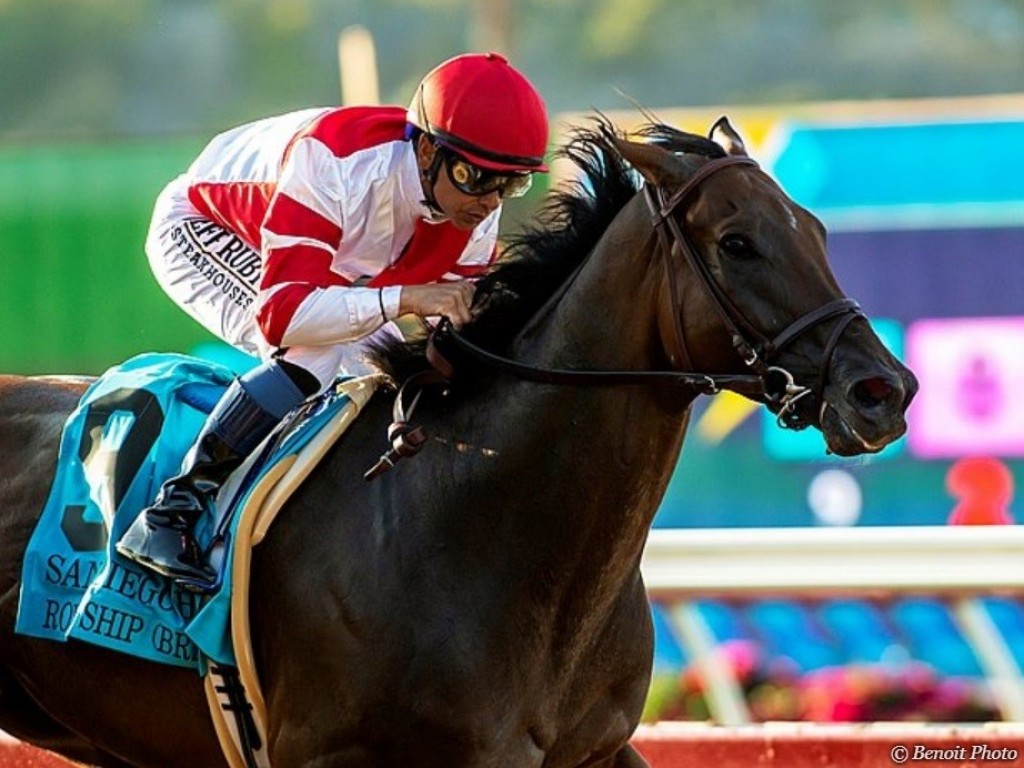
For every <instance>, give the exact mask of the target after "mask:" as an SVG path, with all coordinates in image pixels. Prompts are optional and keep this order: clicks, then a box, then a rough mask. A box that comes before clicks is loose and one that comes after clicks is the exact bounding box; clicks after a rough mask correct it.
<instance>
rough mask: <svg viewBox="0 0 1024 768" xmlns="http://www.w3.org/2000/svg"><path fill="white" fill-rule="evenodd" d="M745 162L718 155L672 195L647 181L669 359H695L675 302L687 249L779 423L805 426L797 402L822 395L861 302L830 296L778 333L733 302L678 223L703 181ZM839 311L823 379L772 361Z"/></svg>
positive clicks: (686, 363) (685, 363)
mask: <svg viewBox="0 0 1024 768" xmlns="http://www.w3.org/2000/svg"><path fill="white" fill-rule="evenodd" d="M738 165H746V166H752V167H754V168H757V167H758V164H757V162H756V161H754V160H752V159H751V158H749V157H746V156H733V155H730V156H727V157H720V158H714V159H712V160H709V161H708V162H707V163H705V164H704V165H702V166H701V167H700V168H698V169H697V170H696V171H695V172H694V173H693V174H692V175H691V176H690V178H688V179H687V180H686V183H685V184H683V185H682V186H681V187H679V189H677V190H676V191H675V192H673V193H672V196H671V197H668V198H666V197H665V191H664V190H663V189H662V188H661V187H655V186H652V185H650V184H645V185H644V199H645V200H646V201H647V205H648V207H649V208H650V210H651V215H652V219H653V224H654V230H655V232H657V233H658V239H659V241H660V242H661V251H662V254H663V255H664V257H665V271H666V273H667V278H668V286H669V300H670V302H671V303H670V307H672V308H673V310H672V312H671V314H672V317H673V318H674V322H673V323H672V326H671V334H669V338H664V337H663V343H664V344H665V348H666V351H667V352H668V355H669V359H670V360H672V361H674V362H675V363H676V364H677V365H680V366H681V367H683V368H685V369H692V368H693V367H694V366H693V362H692V359H691V357H690V353H689V351H688V349H687V347H686V335H685V333H684V332H683V320H682V315H681V314H680V313H679V312H678V311H677V310H676V309H674V308H676V307H679V306H680V301H679V285H678V280H679V278H678V270H676V269H675V265H674V264H673V256H674V254H675V253H676V252H677V251H678V252H680V253H681V254H682V256H683V258H684V259H685V261H686V264H687V265H689V267H690V269H691V270H692V271H693V273H694V274H695V275H696V276H697V279H698V280H700V284H701V287H702V288H703V289H704V293H705V294H706V295H707V297H708V299H709V300H710V301H711V305H712V306H713V307H714V308H715V311H716V312H717V313H718V316H719V318H720V319H721V320H722V323H723V324H724V325H725V327H726V330H728V332H729V336H730V338H731V339H732V344H733V346H734V347H735V348H736V351H737V352H738V353H739V355H740V358H741V359H742V360H743V362H744V364H745V365H746V366H747V367H748V368H750V369H751V370H752V371H753V372H754V374H755V375H756V376H757V378H758V379H759V380H760V381H761V384H762V386H763V390H764V391H763V396H764V399H765V400H766V401H767V403H768V404H769V405H770V406H772V407H773V408H775V409H776V416H777V417H778V421H779V424H780V426H785V427H789V428H791V429H803V428H804V427H806V426H808V423H807V422H806V421H803V420H801V419H800V418H799V416H798V415H797V413H796V404H797V402H798V401H799V400H801V399H802V398H804V397H806V396H807V395H810V394H813V393H814V392H815V391H817V393H818V396H819V399H821V392H822V391H823V390H824V388H825V383H826V381H827V380H828V367H829V363H830V362H831V360H832V353H833V352H834V351H835V348H836V345H837V344H838V343H839V339H840V337H841V336H842V335H843V332H844V331H845V330H846V328H847V326H849V324H850V323H852V322H853V321H854V320H856V319H857V318H858V317H864V313H863V312H862V311H861V308H860V305H859V304H858V303H857V302H856V301H854V300H853V299H848V298H843V299H835V300H834V301H830V302H828V303H826V304H824V305H822V306H820V307H818V308H817V309H813V310H811V311H810V312H808V313H807V314H805V315H803V316H802V317H800V318H798V319H797V320H795V321H794V322H793V323H791V324H790V325H789V326H787V327H786V328H785V329H784V330H783V331H782V332H781V333H779V334H778V335H776V336H775V337H774V338H770V337H768V336H766V335H765V334H764V333H762V332H761V331H760V330H758V329H757V328H756V327H755V326H754V325H753V324H752V323H751V322H750V321H749V320H747V318H746V316H744V314H743V313H742V312H741V311H740V310H739V308H738V307H737V306H736V305H735V304H734V303H733V302H732V300H731V299H730V298H729V296H728V295H727V294H726V292H725V291H724V290H723V289H722V286H721V285H719V283H718V281H717V280H715V276H714V274H712V272H711V267H710V266H709V265H708V263H707V261H706V260H705V259H704V258H703V256H701V253H700V251H698V250H697V249H696V248H694V247H693V243H692V242H691V241H690V238H689V237H687V235H686V233H685V232H684V231H683V229H682V227H680V225H679V218H680V217H678V216H677V215H676V213H677V211H678V209H679V208H681V207H682V206H683V203H685V202H686V201H687V200H688V199H689V198H690V197H691V196H692V195H693V193H694V192H696V190H697V189H698V188H699V187H700V185H701V184H702V183H703V182H704V181H705V180H706V179H708V178H709V177H710V176H713V175H714V174H716V173H718V172H719V171H721V170H722V169H724V168H729V167H732V166H738ZM834 317H840V318H841V319H840V320H839V322H838V323H837V324H836V327H835V328H834V329H833V330H832V335H831V336H830V337H829V340H828V343H827V344H826V345H825V353H824V355H823V357H822V360H821V369H820V371H819V374H818V381H817V382H815V385H814V386H813V387H808V386H804V385H801V384H797V383H796V381H795V379H794V377H793V375H792V374H791V373H790V372H789V371H787V370H786V369H785V368H782V367H781V366H778V365H771V361H772V360H773V359H774V358H775V357H776V356H777V355H778V354H779V353H780V352H781V351H782V350H783V349H785V348H786V347H787V346H788V345H789V344H791V343H792V342H793V341H795V340H796V339H797V338H798V337H800V336H802V335H803V334H804V333H806V332H807V331H809V330H811V329H812V328H814V327H815V326H816V325H819V324H821V323H823V322H825V321H827V320H831V319H832V318H834Z"/></svg>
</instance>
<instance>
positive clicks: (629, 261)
mask: <svg viewBox="0 0 1024 768" xmlns="http://www.w3.org/2000/svg"><path fill="white" fill-rule="evenodd" d="M651 258H654V255H653V253H652V252H651V249H650V241H649V240H647V241H644V240H643V239H640V240H636V239H635V238H634V237H632V236H631V233H630V232H629V231H628V228H626V227H623V226H616V225H614V224H613V227H612V228H611V229H610V230H609V232H608V233H607V234H606V236H605V238H603V240H602V242H601V244H599V245H598V247H597V249H596V250H595V252H594V254H593V255H592V256H591V257H590V259H589V261H588V262H587V264H586V265H585V266H584V267H583V269H582V270H581V271H580V272H579V273H578V275H577V276H576V278H575V280H574V281H573V284H572V285H571V286H570V288H569V289H568V290H567V291H566V293H565V295H564V296H563V297H562V298H561V299H560V300H559V302H558V303H557V305H555V306H554V307H552V308H551V310H550V314H549V316H548V317H547V318H543V319H541V320H540V321H539V322H538V323H537V324H536V325H535V326H534V327H533V328H532V329H531V330H530V331H529V333H528V334H527V335H525V336H524V337H523V338H522V339H520V341H519V342H518V345H517V349H516V350H515V355H516V356H517V357H519V358H520V359H523V360H526V361H528V362H530V363H532V364H535V365H542V366H549V367H552V368H575V369H591V370H594V369H603V370H623V371H629V370H636V371H641V370H650V369H652V368H656V367H661V366H663V365H664V363H662V362H661V355H662V351H661V342H660V339H659V337H658V332H657V323H656V321H655V313H654V308H653V302H654V300H655V297H656V296H657V295H658V291H659V288H660V285H659V284H658V282H657V281H658V278H659V277H660V272H659V270H657V269H651V268H649V260H650V259H651ZM501 387H502V389H503V391H502V392H501V393H498V394H494V395H493V396H492V397H489V401H490V402H491V403H492V404H493V407H494V408H496V409H497V411H498V412H499V413H501V414H502V415H501V417H500V418H501V419H502V420H505V421H504V423H505V424H506V427H505V429H506V430H509V431H516V430H518V432H519V435H525V434H529V435H530V436H531V437H530V438H529V439H528V440H527V444H528V445H527V451H526V452H525V453H523V454H522V455H523V461H522V462H521V464H520V465H519V466H518V467H517V468H516V470H515V471H516V472H517V473H519V475H518V477H517V481H518V482H519V483H520V487H521V488H522V489H523V499H522V509H521V510H519V516H520V517H519V524H521V525H522V526H523V529H524V531H525V530H530V532H531V533H532V534H534V535H535V540H538V541H544V542H545V544H544V546H545V548H546V549H549V550H550V551H551V552H553V553H557V557H558V559H559V565H558V567H559V568H567V567H568V568H572V567H574V566H575V567H576V568H577V569H578V570H577V572H576V573H575V574H574V577H575V578H576V579H577V580H579V579H585V578H587V577H588V576H592V577H595V578H599V579H600V580H601V581H604V580H606V579H622V578H624V577H625V576H626V575H627V574H628V572H629V571H630V570H631V569H634V568H635V566H636V562H637V560H638V558H639V555H640V552H641V550H642V547H643V542H644V540H645V539H646V535H647V531H648V529H649V527H650V524H651V521H652V519H653V517H654V514H655V512H656V511H657V507H658V504H659V503H660V500H661V498H662V496H663V494H664V491H665V487H666V485H667V483H668V480H669V478H670V476H671V474H672V471H673V469H674V467H675V464H676V461H677V459H678V456H679V451H680V448H681V446H682V441H683V436H684V432H685V426H686V418H687V413H688V407H689V405H690V403H691V402H692V399H693V398H692V396H688V395H683V394H681V393H678V392H672V393H667V392H665V391H664V390H655V389H653V388H650V387H647V386H615V387H611V386H598V387H572V386H565V387H550V386H540V385H536V384H524V383H521V382H507V381H506V382H505V383H503V384H502V385H501ZM512 424H514V426H511V425H512Z"/></svg>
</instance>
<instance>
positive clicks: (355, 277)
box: [117, 53, 548, 588]
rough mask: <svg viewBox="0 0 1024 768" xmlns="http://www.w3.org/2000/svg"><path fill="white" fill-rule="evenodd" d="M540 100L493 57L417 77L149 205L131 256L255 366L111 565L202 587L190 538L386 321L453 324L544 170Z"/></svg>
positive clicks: (201, 164) (214, 154) (207, 570)
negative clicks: (227, 484) (393, 102)
mask: <svg viewBox="0 0 1024 768" xmlns="http://www.w3.org/2000/svg"><path fill="white" fill-rule="evenodd" d="M547 140H548V121H547V115H546V111H545V107H544V102H543V101H542V99H541V97H540V95H539V94H538V93H537V91H536V89H535V88H534V86H533V85H531V84H530V82H529V81H528V80H527V79H526V78H525V77H524V76H523V75H522V74H521V73H520V72H519V71H517V70H516V69H514V68H513V67H512V66H511V65H510V64H509V63H508V62H507V61H506V60H505V59H504V58H502V57H501V56H499V55H497V54H494V53H488V54H466V55H462V56H456V57H455V58H452V59H449V60H448V61H445V62H443V63H442V64H440V65H438V66H437V67H436V68H434V69H433V70H432V71H431V72H430V73H429V74H427V76H426V77H425V78H424V79H423V81H422V82H421V83H420V84H419V86H418V87H417V89H416V93H415V95H414V97H413V99H412V103H411V105H410V106H409V108H408V109H407V110H406V109H403V108H401V107H392V106H380V107H369V106H367V107H342V108H331V109H313V110H304V111H300V112H294V113H291V114H286V115H282V116H279V117H272V118H269V119H265V120H260V121H257V122H254V123H250V124H247V125H243V126H241V127H238V128H235V129H233V130H229V131H227V132H226V133H223V134H221V135H219V136H217V137H216V138H214V139H213V140H212V141H211V142H210V144H209V145H207V147H206V148H205V149H204V150H203V151H202V152H201V153H200V155H199V157H198V158H197V159H196V160H195V162H193V163H192V165H191V167H190V168H189V169H188V171H187V172H186V173H185V174H184V175H182V176H180V177H179V178H178V179H176V180H175V181H173V182H171V183H170V185H168V186H167V187H166V189H164V191H163V192H162V193H161V194H160V196H159V197H158V199H157V202H156V207H155V211H154V215H153V220H152V224H151V227H150V231H149V235H148V237H147V240H146V253H147V256H148V258H149V262H150V265H151V267H152V269H153V272H154V274H155V275H156V278H157V280H158V281H159V283H160V285H161V286H162V287H163V289H164V290H165V291H166V292H167V294H168V295H169V296H170V297H171V298H172V299H173V300H174V301H175V303H177V304H178V305H179V306H180V307H181V308H182V309H184V310H185V311H186V312H187V313H189V314H190V315H191V316H192V317H193V318H195V319H196V320H197V321H199V323H201V324H202V325H203V326H204V327H205V328H207V329H208V330H209V331H211V332H212V333H214V334H215V335H217V336H219V337H220V338H221V339H224V340H225V341H227V342H228V343H229V344H232V345H234V346H235V347H237V348H239V349H241V350H243V351H246V352H249V353H251V354H254V355H257V356H258V357H259V358H260V359H261V361H262V363H261V364H260V365H259V366H258V367H256V368H255V369H253V370H252V371H250V372H249V373H246V374H245V375H243V376H241V377H240V378H238V379H236V380H235V381H234V382H233V383H232V384H231V386H230V387H229V388H228V390H227V391H226V392H225V394H224V396H223V397H222V399H221V400H220V402H219V403H218V404H217V405H216V406H215V407H214V409H213V411H212V412H211V413H210V415H209V417H208V419H207V421H206V423H205V424H204V425H203V428H202V429H201V430H200V432H199V436H198V438H197V439H196V443H195V445H193V447H192V448H191V450H190V451H189V452H188V454H187V455H186V457H185V460H184V462H183V465H182V468H181V473H180V474H179V475H177V476H176V477H173V478H171V479H169V480H168V481H167V482H165V483H164V484H163V487H162V488H161V489H160V493H159V495H158V496H157V498H156V500H155V502H154V503H153V505H152V506H150V507H148V508H146V509H144V510H143V511H142V512H141V513H140V514H139V516H138V517H137V518H136V520H135V521H134V523H132V525H131V526H130V527H129V529H128V530H127V531H126V532H125V534H124V536H122V537H121V539H120V541H118V542H117V550H118V552H120V553H121V554H122V555H123V556H125V557H127V558H129V559H130V560H133V561H135V562H137V563H139V564H141V565H144V566H146V567H148V568H150V569H152V570H154V571H156V572H158V573H161V574H163V575H165V576H169V577H171V578H176V579H184V580H186V581H187V582H188V583H190V584H192V585H193V586H198V587H200V588H201V587H203V586H212V585H213V584H214V583H215V582H216V579H217V574H216V573H214V572H213V569H212V568H211V567H210V566H209V565H208V564H207V563H206V562H205V558H204V556H203V553H202V551H201V549H200V547H199V545H198V544H197V542H196V540H195V537H194V535H193V532H192V531H193V527H194V525H195V523H196V521H197V520H198V519H199V517H200V516H201V515H202V514H203V512H204V511H205V510H206V509H207V507H208V506H209V505H210V503H211V501H212V499H213V498H214V496H215V495H216V492H217V490H218V488H219V487H220V485H221V484H222V483H223V482H224V481H225V480H226V479H227V477H228V475H229V474H230V473H231V472H232V471H233V470H235V469H236V468H237V467H239V466H240V465H241V464H242V462H243V461H244V460H245V459H246V457H247V456H248V455H249V454H250V453H251V452H252V451H253V450H254V449H255V448H256V446H258V445H259V444H260V443H261V442H262V441H263V439H264V438H265V437H266V436H267V435H268V434H269V433H270V432H271V431H272V430H273V429H274V427H276V426H277V425H278V424H279V423H280V422H281V420H282V419H283V418H284V417H285V415H287V414H288V413H289V412H290V411H291V410H293V409H294V408H295V407H296V406H298V405H300V404H301V403H302V402H303V401H305V400H306V399H307V398H309V397H311V396H312V395H315V394H317V393H318V392H321V391H323V390H324V389H326V388H327V387H328V386H329V385H330V384H331V383H332V382H333V381H334V379H335V377H336V376H337V375H338V374H339V373H365V372H367V371H368V367H367V364H366V362H365V361H364V359H363V356H362V353H363V352H364V350H365V346H366V342H367V341H368V340H373V339H379V338H381V337H382V336H383V335H386V334H394V333H397V328H396V327H395V326H394V324H393V323H392V322H391V321H393V320H394V319H395V318H397V317H399V316H401V315H406V314H410V315H417V316H419V317H424V318H425V317H431V316H439V315H446V316H448V317H449V318H450V319H451V320H452V322H453V323H455V324H456V325H459V324H462V323H465V322H466V321H467V320H469V318H470V305H471V303H472V299H473V283H472V282H471V280H472V278H474V277H476V276H479V275H480V274H481V273H482V272H483V271H484V270H486V269H487V267H488V266H489V265H490V263H491V262H492V261H493V260H494V258H495V255H496V242H497V234H498V220H499V216H500V215H501V201H502V199H503V198H505V197H517V196H520V195H522V194H524V193H525V192H526V191H527V189H528V188H529V186H530V181H531V178H532V174H533V173H535V172H537V171H547V166H546V165H545V164H544V153H545V150H546V148H547Z"/></svg>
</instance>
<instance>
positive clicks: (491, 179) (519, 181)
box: [444, 151, 533, 199]
mask: <svg viewBox="0 0 1024 768" xmlns="http://www.w3.org/2000/svg"><path fill="white" fill-rule="evenodd" d="M444 165H445V168H446V169H447V171H448V180H449V181H451V183H452V186H453V187H455V188H456V189H457V190H459V192H462V193H463V194H464V195H472V196H473V197H483V196H484V195H489V194H491V193H492V192H497V193H498V197H500V198H503V199H504V198H506V197H522V196H523V195H525V194H526V193H527V192H528V191H529V189H530V185H531V184H533V174H532V173H530V172H526V173H500V172H497V171H488V170H486V169H484V168H481V167H479V166H476V165H473V164H472V163H471V162H469V161H468V160H463V159H462V158H461V157H459V156H458V155H456V154H455V153H453V152H451V151H448V152H445V163H444Z"/></svg>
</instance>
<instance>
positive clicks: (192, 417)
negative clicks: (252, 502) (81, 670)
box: [16, 354, 348, 671]
mask: <svg viewBox="0 0 1024 768" xmlns="http://www.w3.org/2000/svg"><path fill="white" fill-rule="evenodd" d="M232 377H233V374H232V373H231V371H230V370H229V369H227V368H225V367H223V366H220V365H217V364H215V363H209V362H206V361H203V360H199V359H197V358H192V357H187V356H184V355H172V354H148V355H140V356H139V357H135V358H132V359H131V360H129V361H127V362H126V363H123V364H122V365H120V366H118V367H116V368H113V369H111V370H109V371H107V372H106V373H105V374H103V376H102V377H100V378H99V379H98V380H97V381H96V382H95V383H94V384H93V385H92V386H91V387H89V389H88V390H87V391H86V392H85V394H84V395H83V396H82V399H81V401H80V403H79V405H78V408H77V409H76V410H75V411H74V412H73V413H72V414H71V416H70V417H69V418H68V421H67V423H66V424H65V426H64V432H63V436H62V438H61V444H60V455H59V458H58V464H57V470H56V474H55V477H54V482H53V486H52V488H51V490H50V496H49V498H48V500H47V502H46V506H45V507H44V509H43V513H42V515H41V517H40V518H39V522H38V524H37V525H36V529H35V531H34V532H33V534H32V537H31V539H30V541H29V544H28V548H27V549H26V552H25V562H24V566H23V568H22V585H21V594H20V602H19V606H18V619H17V624H16V631H17V632H19V633H21V634H25V635H31V636H33V637H42V638H47V639H51V640H59V641H65V640H67V639H68V638H74V639H76V640H81V641H83V642H87V643H92V644H94V645H100V646H103V647H105V648H111V649H114V650H118V651H123V652H125V653H130V654H133V655H135V656H140V657H142V658H145V659H151V660H153V661H158V662H162V663H165V664H172V665H175V666H181V667H193V668H195V669H196V670H197V671H203V670H204V669H205V665H206V663H207V660H212V661H214V662H217V663H222V664H231V665H234V664H235V657H234V652H233V650H232V648H231V641H230V626H229V608H230V588H231V584H230V576H225V581H224V582H223V583H222V584H221V587H220V589H219V590H217V591H216V592H214V593H213V594H212V595H199V594H196V593H193V592H189V591H188V590H185V589H182V588H181V587H179V586H177V585H176V584H173V583H172V582H170V581H169V580H167V579H164V578H162V577H160V576H157V575H155V574H153V573H151V572H149V571H147V570H144V569H142V568H140V567H139V566H137V565H135V564H134V563H131V562H130V561H128V560H125V559H124V558H123V557H121V556H120V555H119V554H117V552H116V551H115V550H114V546H113V545H114V543H115V542H116V541H117V540H118V539H119V538H120V536H121V534H122V533H123V532H124V531H125V529H126V528H127V527H128V526H129V525H130V524H131V522H132V520H134V518H135V516H136V515H137V514H138V513H139V511H140V510H141V509H143V508H144V507H146V506H148V505H149V504H150V503H152V501H153V499H154V498H155V497H156V494H157V491H158V490H159V488H160V485H161V483H162V482H163V481H164V480H165V479H167V478H168V477H171V476H173V475H175V474H177V472H178V471H179V469H180V467H181V461H182V458H183V456H184V455H185V452H186V451H187V450H188V449H189V447H190V446H191V445H192V442H193V441H194V439H195V437H196V435H197V434H198V432H199V429H200V428H201V427H202V425H203V423H204V422H205V420H206V416H207V414H208V413H209V412H210V411H211V410H212V409H213V406H214V405H216V403H217V401H218V400H219V399H220V396H221V394H222V393H223V392H224V390H225V389H226V388H227V386H228V384H230V383H231V380H232ZM347 403H348V397H347V396H345V395H344V394H337V393H335V392H334V390H328V392H327V393H326V394H325V395H323V396H321V397H320V398H319V399H317V400H315V401H314V402H313V403H311V404H309V405H307V406H304V408H303V409H302V411H301V415H300V416H299V417H297V418H296V419H294V420H293V421H292V422H291V423H290V424H289V425H288V426H287V428H286V429H283V430H282V431H281V434H279V435H277V436H276V439H274V438H272V439H271V440H270V441H268V443H267V444H266V445H265V446H264V448H263V449H262V450H263V452H262V455H261V457H260V459H259V460H258V461H257V462H255V463H254V464H253V465H252V466H251V468H249V470H248V472H247V476H246V478H245V481H244V482H243V483H242V485H241V486H240V488H239V490H238V491H237V492H236V493H235V494H234V495H233V497H232V498H231V499H230V500H228V501H227V507H228V510H229V511H232V510H236V509H238V508H239V507H240V506H241V505H243V504H244V503H245V500H246V498H247V496H248V492H249V491H250V490H251V488H252V486H253V485H254V484H255V483H256V482H258V481H259V479H260V478H261V477H262V476H263V474H264V473H265V472H267V471H269V469H270V468H271V467H272V466H273V465H274V463H276V462H277V461H278V460H280V459H281V458H283V457H285V456H288V455H291V454H293V453H297V452H298V451H299V450H301V449H302V447H304V446H305V445H306V444H307V443H308V442H309V440H310V439H311V438H312V437H313V436H315V435H316V433H317V432H318V431H319V430H320V429H321V428H322V427H323V426H324V425H326V424H327V423H328V422H329V421H330V420H331V418H332V417H333V416H334V415H335V414H337V413H338V412H339V411H340V410H341V409H342V408H344V406H345V405H346V404H347ZM222 501H223V499H222ZM221 516H222V517H223V512H222V515H221ZM237 518H238V515H233V516H232V520H237ZM216 525H217V521H215V520H201V521H200V523H199V524H198V525H197V527H196V533H197V538H198V539H199V541H200V543H201V544H203V545H204V546H205V545H206V544H208V543H209V542H210V541H211V540H212V538H213V535H214V528H215V526H216ZM229 530H230V529H229ZM232 541H233V537H230V536H229V538H228V545H227V548H226V552H225V558H224V559H225V565H226V567H225V568H224V571H225V573H227V574H230V571H231V569H230V567H229V565H230V558H231V555H232V554H233V551H232V547H231V542H232Z"/></svg>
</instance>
